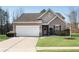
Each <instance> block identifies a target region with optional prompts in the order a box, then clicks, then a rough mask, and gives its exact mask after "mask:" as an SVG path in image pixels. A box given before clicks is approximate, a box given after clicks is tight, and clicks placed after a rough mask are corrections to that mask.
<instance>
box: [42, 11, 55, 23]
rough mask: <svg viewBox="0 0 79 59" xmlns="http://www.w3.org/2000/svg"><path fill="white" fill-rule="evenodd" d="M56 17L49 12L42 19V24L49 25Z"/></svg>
mask: <svg viewBox="0 0 79 59" xmlns="http://www.w3.org/2000/svg"><path fill="white" fill-rule="evenodd" d="M53 17H55V15H54V14H53V13H50V12H48V13H47V14H45V15H44V16H43V17H42V22H43V23H48V22H49V21H50V20H51V19H52V18H53Z"/></svg>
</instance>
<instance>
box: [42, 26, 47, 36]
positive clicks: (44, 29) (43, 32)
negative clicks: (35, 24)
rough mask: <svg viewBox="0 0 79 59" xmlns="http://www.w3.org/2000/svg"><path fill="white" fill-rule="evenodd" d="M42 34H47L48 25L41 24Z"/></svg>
mask: <svg viewBox="0 0 79 59" xmlns="http://www.w3.org/2000/svg"><path fill="white" fill-rule="evenodd" d="M42 34H43V35H48V25H42Z"/></svg>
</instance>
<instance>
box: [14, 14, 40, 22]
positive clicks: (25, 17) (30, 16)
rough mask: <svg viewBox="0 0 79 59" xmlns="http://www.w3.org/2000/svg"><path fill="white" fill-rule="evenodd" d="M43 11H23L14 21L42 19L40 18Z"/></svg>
mask: <svg viewBox="0 0 79 59" xmlns="http://www.w3.org/2000/svg"><path fill="white" fill-rule="evenodd" d="M40 15H41V13H23V14H22V15H21V16H20V17H19V18H17V19H16V20H15V21H14V22H30V21H41V20H38V19H37V17H39V16H40Z"/></svg>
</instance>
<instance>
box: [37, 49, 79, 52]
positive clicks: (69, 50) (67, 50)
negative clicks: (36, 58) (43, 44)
mask: <svg viewBox="0 0 79 59" xmlns="http://www.w3.org/2000/svg"><path fill="white" fill-rule="evenodd" d="M37 52H79V49H63V50H37Z"/></svg>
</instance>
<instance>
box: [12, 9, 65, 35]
mask: <svg viewBox="0 0 79 59" xmlns="http://www.w3.org/2000/svg"><path fill="white" fill-rule="evenodd" d="M64 19H65V18H64V17H63V16H62V15H61V14H60V13H55V12H54V11H52V10H51V9H48V10H47V11H46V12H44V13H23V14H22V15H21V16H20V17H19V18H17V20H15V21H14V22H13V30H14V31H15V32H16V36H42V35H53V34H54V33H55V32H58V31H62V30H65V29H66V22H65V20H64Z"/></svg>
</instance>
